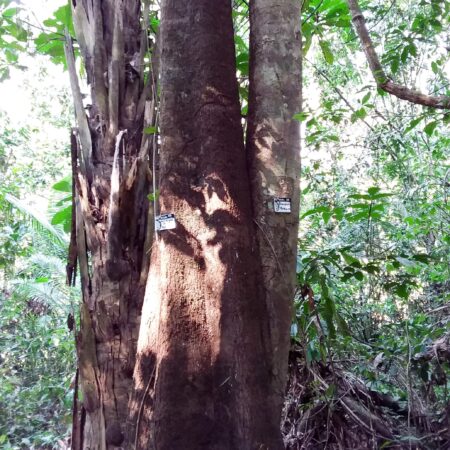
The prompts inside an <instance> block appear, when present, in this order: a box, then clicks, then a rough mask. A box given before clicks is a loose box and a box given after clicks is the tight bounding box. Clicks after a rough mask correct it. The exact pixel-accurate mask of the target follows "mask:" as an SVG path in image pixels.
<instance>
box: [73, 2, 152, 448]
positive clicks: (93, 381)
mask: <svg viewBox="0 0 450 450" xmlns="http://www.w3.org/2000/svg"><path fill="white" fill-rule="evenodd" d="M71 3H72V10H73V18H74V25H75V30H76V38H77V43H78V45H79V47H80V51H81V55H82V57H83V60H84V64H85V68H86V73H87V80H88V83H89V86H90V90H91V97H92V105H91V106H90V107H88V108H87V109H86V108H85V106H84V105H83V102H82V95H81V91H80V88H79V84H78V78H77V73H76V70H75V61H74V55H73V48H72V40H71V38H70V37H69V36H68V35H67V38H66V59H67V64H68V69H69V74H70V81H71V87H72V92H73V96H74V102H75V111H76V120H77V125H78V128H77V131H76V137H77V146H78V148H77V158H78V164H77V167H76V170H75V172H76V177H75V187H76V191H75V204H76V215H75V217H76V220H75V222H76V252H77V255H78V263H79V267H80V278H81V284H82V292H83V302H82V305H81V328H80V331H79V333H78V335H77V355H78V363H79V383H80V390H81V392H82V396H81V397H82V405H81V411H80V412H79V413H77V414H75V415H74V420H75V421H76V420H78V421H79V423H78V424H76V425H74V429H75V430H77V437H76V439H75V438H74V439H73V443H72V448H77V449H78V448H84V449H91V450H92V449H110V448H115V447H116V446H119V445H121V446H123V447H125V448H126V447H130V444H129V442H130V439H129V434H128V433H127V430H126V429H125V427H124V424H125V422H126V418H127V405H128V401H129V393H130V390H131V388H132V374H133V367H134V363H135V354H136V344H137V337H138V330H139V323H140V313H141V306H142V302H143V296H144V289H145V285H144V284H143V283H142V282H140V280H141V279H142V278H144V279H145V273H146V271H147V264H148V260H147V259H146V257H145V251H146V250H145V241H146V231H147V211H148V201H147V199H146V196H147V195H148V193H149V191H150V188H149V183H148V179H147V171H148V170H149V169H148V152H149V140H148V136H146V135H144V136H143V133H142V130H143V125H144V109H143V108H139V107H138V105H139V104H143V103H145V100H146V97H145V96H146V95H147V94H146V93H147V92H148V89H146V88H145V86H144V80H143V77H142V76H141V75H140V72H141V69H140V68H141V65H142V63H143V59H142V58H143V57H142V53H145V52H142V53H141V52H140V50H141V45H142V44H141V34H142V33H141V25H140V2H139V1H138V0H124V1H113V0H103V1H99V0H94V1H93V2H92V1H90V0H77V1H75V0H72V2H71ZM145 32H146V31H145ZM148 125H150V124H147V126H148ZM143 274H144V276H143Z"/></svg>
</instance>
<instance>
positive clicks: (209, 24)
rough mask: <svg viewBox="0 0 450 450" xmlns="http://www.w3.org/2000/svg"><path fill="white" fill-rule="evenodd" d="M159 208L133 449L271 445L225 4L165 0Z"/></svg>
mask: <svg viewBox="0 0 450 450" xmlns="http://www.w3.org/2000/svg"><path fill="white" fill-rule="evenodd" d="M161 40H162V43H163V47H162V59H161V65H162V69H161V74H162V78H161V92H162V93H161V139H162V147H161V161H160V195H159V204H160V210H161V213H173V214H175V216H176V221H177V224H176V228H175V229H171V230H165V231H161V232H159V233H158V237H157V239H156V241H155V244H154V248H153V251H152V260H151V265H150V273H149V277H148V284H147V291H146V296H145V302H144V307H143V316H142V323H141V331H140V336H139V343H138V355H137V365H136V369H135V375H134V376H135V396H134V398H133V400H132V402H131V408H130V409H131V418H130V422H131V423H136V424H137V425H136V428H137V429H136V430H135V435H136V448H137V449H144V448H145V449H156V448H157V449H158V450H173V449H181V448H182V449H183V450H194V449H195V450H201V449H208V450H233V449H234V450H251V449H260V448H261V449H262V448H266V449H271V450H277V449H282V448H283V444H282V439H281V434H280V427H279V420H278V419H279V417H278V414H277V413H274V411H273V410H272V408H270V407H268V406H269V405H268V403H267V398H268V397H269V395H270V391H271V388H272V386H271V384H270V367H269V365H268V364H267V362H266V358H267V355H268V354H269V353H270V345H269V340H268V324H267V313H266V308H265V303H264V302H263V301H261V298H262V296H261V294H262V293H261V290H260V289H259V285H260V282H261V272H260V263H259V255H258V248H257V246H256V243H255V239H254V236H255V224H254V223H253V218H252V208H251V194H250V183H249V177H248V172H247V165H246V157H245V152H244V144H243V135H242V127H241V124H240V106H239V100H238V89H237V82H236V77H235V73H236V72H235V54H234V42H233V29H232V20H231V4H230V1H229V0H215V1H214V2H212V1H211V0H197V1H195V2H192V1H188V0H164V1H163V2H162V18H161Z"/></svg>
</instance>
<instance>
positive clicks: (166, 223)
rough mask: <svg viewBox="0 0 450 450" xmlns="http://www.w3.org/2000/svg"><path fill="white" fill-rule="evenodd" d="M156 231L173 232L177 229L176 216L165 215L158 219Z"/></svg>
mask: <svg viewBox="0 0 450 450" xmlns="http://www.w3.org/2000/svg"><path fill="white" fill-rule="evenodd" d="M155 222H156V227H155V228H156V231H164V230H173V229H174V228H176V227H177V221H176V220H175V214H163V215H161V216H158V217H157V218H156V221H155Z"/></svg>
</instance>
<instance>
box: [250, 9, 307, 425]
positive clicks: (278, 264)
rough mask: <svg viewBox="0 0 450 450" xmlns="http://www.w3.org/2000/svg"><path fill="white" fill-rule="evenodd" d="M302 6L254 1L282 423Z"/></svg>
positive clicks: (267, 294) (254, 137)
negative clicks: (277, 204)
mask: <svg viewBox="0 0 450 450" xmlns="http://www.w3.org/2000/svg"><path fill="white" fill-rule="evenodd" d="M300 5H301V2H299V1H298V0H286V1H284V2H281V3H280V2H274V1H273V0H252V1H251V2H250V93H249V116H248V130H247V150H248V157H249V162H250V177H251V182H252V194H253V209H254V220H255V222H256V224H257V242H258V246H259V251H260V255H261V261H262V267H263V281H264V283H263V286H264V298H265V302H266V307H267V312H268V315H269V320H270V341H271V351H270V356H271V360H270V363H271V372H272V373H271V376H272V391H271V392H272V396H271V402H270V403H271V405H272V406H271V407H272V408H273V409H274V411H276V413H277V414H278V417H280V414H281V408H282V404H283V400H284V393H285V387H286V374H287V365H288V354H289V347H290V326H291V322H292V305H293V298H294V290H295V285H296V257H297V236H298V215H299V195H300V193H299V189H300V188H299V178H300V127H299V123H298V122H296V121H295V120H293V115H294V114H295V113H298V112H300V108H301V37H300ZM280 198H281V199H290V201H291V210H290V212H287V209H284V212H277V211H276V208H275V207H274V206H275V204H274V202H275V201H276V200H277V199H280ZM281 206H282V207H283V206H288V203H286V202H284V204H281ZM270 403H269V404H270Z"/></svg>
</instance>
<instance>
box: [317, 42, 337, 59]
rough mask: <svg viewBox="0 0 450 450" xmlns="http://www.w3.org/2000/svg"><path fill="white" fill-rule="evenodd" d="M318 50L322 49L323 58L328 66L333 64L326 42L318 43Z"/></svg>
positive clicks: (331, 54) (328, 45)
mask: <svg viewBox="0 0 450 450" xmlns="http://www.w3.org/2000/svg"><path fill="white" fill-rule="evenodd" d="M319 45H320V48H321V49H322V53H323V57H324V58H325V61H326V62H327V63H328V64H333V62H334V56H333V53H332V52H331V49H330V44H329V42H328V41H322V40H320V41H319Z"/></svg>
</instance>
